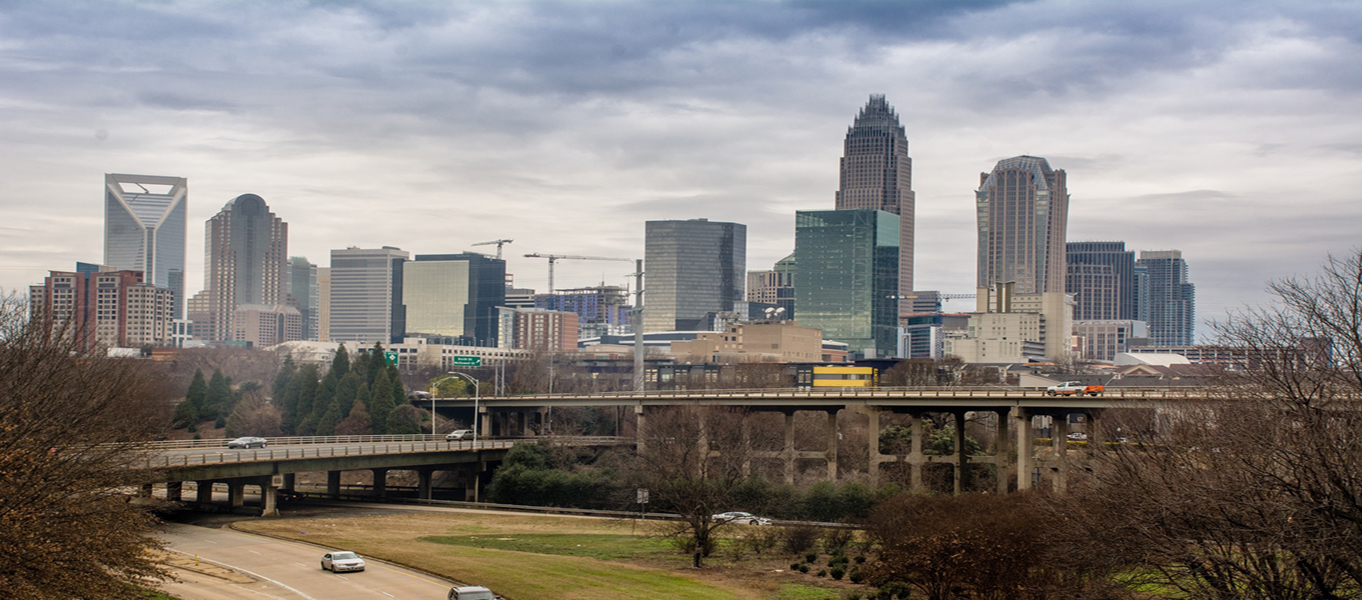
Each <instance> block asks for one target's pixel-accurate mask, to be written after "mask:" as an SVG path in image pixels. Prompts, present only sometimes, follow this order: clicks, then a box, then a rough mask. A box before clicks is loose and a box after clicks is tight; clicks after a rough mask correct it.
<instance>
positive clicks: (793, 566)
mask: <svg viewBox="0 0 1362 600" xmlns="http://www.w3.org/2000/svg"><path fill="white" fill-rule="evenodd" d="M790 570H791V571H798V570H799V563H790Z"/></svg>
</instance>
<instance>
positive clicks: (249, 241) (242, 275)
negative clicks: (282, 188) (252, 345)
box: [203, 194, 293, 342]
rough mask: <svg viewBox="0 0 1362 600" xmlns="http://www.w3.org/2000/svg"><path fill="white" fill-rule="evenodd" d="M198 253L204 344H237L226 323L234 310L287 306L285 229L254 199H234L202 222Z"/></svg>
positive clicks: (248, 196)
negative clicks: (203, 301)
mask: <svg viewBox="0 0 1362 600" xmlns="http://www.w3.org/2000/svg"><path fill="white" fill-rule="evenodd" d="M204 254H205V257H204V276H203V280H204V281H203V288H204V290H206V291H207V292H208V318H209V327H208V339H209V340H212V341H217V342H227V341H240V340H236V339H235V337H234V333H235V331H236V328H235V326H234V325H233V323H232V319H233V317H234V315H235V314H236V309H237V306H240V305H243V304H254V305H261V304H263V305H267V306H273V305H276V304H278V305H283V304H285V303H286V302H287V300H288V286H289V283H290V282H289V278H288V274H289V262H288V224H287V223H284V221H283V220H282V219H280V218H279V217H277V216H275V214H274V213H272V212H270V209H269V206H268V205H266V204H265V200H264V199H263V198H261V197H260V196H257V195H255V194H242V195H240V196H237V197H236V198H233V199H232V201H230V202H228V203H227V204H226V205H225V206H223V207H222V210H221V211H219V212H218V214H216V215H214V216H213V218H211V219H209V220H208V223H207V224H206V225H205V236H204ZM284 341H293V340H284Z"/></svg>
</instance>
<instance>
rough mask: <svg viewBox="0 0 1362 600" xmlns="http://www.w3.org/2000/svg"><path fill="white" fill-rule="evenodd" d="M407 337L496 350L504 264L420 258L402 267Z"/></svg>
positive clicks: (472, 256)
mask: <svg viewBox="0 0 1362 600" xmlns="http://www.w3.org/2000/svg"><path fill="white" fill-rule="evenodd" d="M403 269H404V272H403V274H402V286H403V288H402V289H403V291H402V300H403V302H404V303H405V304H406V307H407V312H406V315H407V320H406V328H407V337H426V338H429V339H439V340H446V341H448V342H452V343H457V344H460V345H465V346H496V345H497V307H498V306H502V305H503V304H504V303H505V300H506V262H505V261H503V260H501V259H496V258H490V257H488V256H486V255H483V254H476V253H472V252H465V253H461V254H418V255H417V256H416V260H413V261H410V262H408V263H407V264H406V265H404V266H403Z"/></svg>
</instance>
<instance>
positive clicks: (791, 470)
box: [781, 411, 795, 485]
mask: <svg viewBox="0 0 1362 600" xmlns="http://www.w3.org/2000/svg"><path fill="white" fill-rule="evenodd" d="M781 454H782V455H783V456H784V458H785V484H786V485H794V480H795V438H794V411H790V412H788V413H785V447H784V448H782V449H781Z"/></svg>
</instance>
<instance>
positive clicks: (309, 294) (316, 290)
mask: <svg viewBox="0 0 1362 600" xmlns="http://www.w3.org/2000/svg"><path fill="white" fill-rule="evenodd" d="M288 293H289V296H292V297H293V303H294V304H296V305H297V306H298V313H299V314H301V315H302V318H303V339H305V340H316V339H318V338H317V311H318V309H319V308H321V306H320V305H321V286H319V285H317V265H314V264H312V263H311V262H309V261H308V260H307V257H305V256H293V257H289V290H288Z"/></svg>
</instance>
